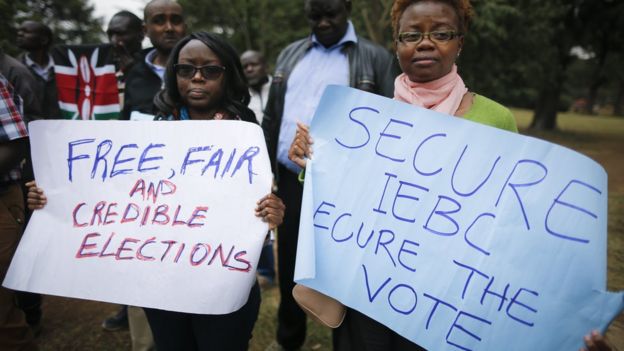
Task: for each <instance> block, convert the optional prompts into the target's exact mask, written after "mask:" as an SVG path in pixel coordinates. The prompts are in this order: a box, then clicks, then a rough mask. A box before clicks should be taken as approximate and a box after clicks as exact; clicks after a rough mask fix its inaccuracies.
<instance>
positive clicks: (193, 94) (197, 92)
mask: <svg viewBox="0 0 624 351" xmlns="http://www.w3.org/2000/svg"><path fill="white" fill-rule="evenodd" d="M206 95H208V92H207V91H206V90H204V89H191V90H189V91H188V97H189V98H191V99H200V98H203V97H205V96H206Z"/></svg>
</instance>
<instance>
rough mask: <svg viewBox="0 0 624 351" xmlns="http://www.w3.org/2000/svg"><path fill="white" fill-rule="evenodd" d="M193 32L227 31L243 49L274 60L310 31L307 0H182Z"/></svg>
mask: <svg viewBox="0 0 624 351" xmlns="http://www.w3.org/2000/svg"><path fill="white" fill-rule="evenodd" d="M179 2H180V4H182V6H183V7H184V11H185V13H186V18H187V23H188V24H189V28H190V30H191V31H197V30H207V31H211V32H216V33H221V34H223V35H224V36H225V37H226V38H227V39H228V40H229V41H230V43H232V44H233V45H234V46H235V47H236V48H237V50H239V52H242V51H244V50H247V49H255V50H259V51H262V52H264V53H265V55H266V57H267V60H268V61H267V62H269V63H272V62H274V61H275V58H276V57H277V55H278V54H279V51H280V50H281V49H283V48H284V47H285V46H286V45H288V44H289V43H290V42H292V41H294V40H296V39H299V38H302V37H304V36H305V35H307V34H308V27H307V21H306V19H305V17H304V15H303V1H293V0H206V1H202V2H198V1H193V0H180V1H179Z"/></svg>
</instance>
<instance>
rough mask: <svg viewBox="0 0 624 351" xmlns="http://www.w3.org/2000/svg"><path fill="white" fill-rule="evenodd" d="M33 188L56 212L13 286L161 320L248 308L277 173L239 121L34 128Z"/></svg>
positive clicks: (42, 216) (38, 218)
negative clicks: (262, 207)
mask: <svg viewBox="0 0 624 351" xmlns="http://www.w3.org/2000/svg"><path fill="white" fill-rule="evenodd" d="M29 127H30V140H31V145H32V154H33V163H34V167H35V179H36V180H37V183H38V185H39V186H40V187H41V188H42V189H44V191H45V194H46V196H47V198H48V203H47V205H46V206H45V208H44V209H42V210H36V211H35V212H34V214H33V217H32V219H31V220H30V223H29V225H28V228H27V229H26V232H25V234H24V237H23V238H22V241H21V243H20V245H19V248H18V250H17V253H16V254H15V257H14V259H13V262H12V263H11V268H10V270H9V272H8V274H7V277H6V279H5V281H4V285H5V286H6V287H9V288H12V289H16V290H26V291H33V292H38V293H44V294H52V295H61V296H68V297H77V298H83V299H91V300H100V301H106V302H114V303H120V304H127V305H133V306H142V307H153V308H159V309H164V310H172V311H180V312H189V313H203V314H224V313H229V312H232V311H235V310H237V309H239V308H240V307H241V306H243V305H244V304H245V302H246V301H247V297H248V296H249V291H250V289H251V286H252V284H253V283H254V282H255V270H256V264H257V262H258V258H259V255H260V251H261V248H262V244H263V241H264V238H265V235H266V233H267V229H268V226H267V224H266V223H264V222H262V221H261V220H260V219H259V218H258V217H256V216H255V207H256V202H257V201H258V200H259V199H260V198H262V197H263V196H265V195H266V194H268V193H269V192H270V189H271V188H270V187H271V179H272V174H271V170H270V164H269V159H268V155H267V152H266V146H265V142H264V137H263V134H262V131H261V129H260V127H258V126H257V125H254V124H251V123H246V122H240V121H181V122H180V121H177V122H153V121H149V122H125V121H110V122H109V121H36V122H33V123H31V124H30V125H29Z"/></svg>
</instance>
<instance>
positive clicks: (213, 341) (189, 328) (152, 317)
mask: <svg viewBox="0 0 624 351" xmlns="http://www.w3.org/2000/svg"><path fill="white" fill-rule="evenodd" d="M259 310H260V287H259V286H258V283H257V282H256V283H255V284H254V286H253V287H252V288H251V292H250V293H249V300H247V303H246V304H245V305H244V306H243V307H241V308H240V309H239V310H238V311H236V312H232V313H229V314H224V315H206V314H191V313H181V312H172V311H163V310H157V309H153V308H145V315H146V316H147V320H148V322H149V325H150V328H151V329H152V334H153V335H154V343H155V344H156V349H157V350H158V351H168V350H171V351H178V350H179V351H211V350H214V351H244V350H247V349H248V348H249V340H250V339H251V333H252V331H253V327H254V324H255V323H256V319H258V312H259Z"/></svg>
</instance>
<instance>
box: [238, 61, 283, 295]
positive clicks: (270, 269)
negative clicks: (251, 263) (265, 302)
mask: <svg viewBox="0 0 624 351" xmlns="http://www.w3.org/2000/svg"><path fill="white" fill-rule="evenodd" d="M240 61H241V65H242V66H243V70H244V72H245V77H246V78H247V82H248V84H249V95H250V96H251V100H249V108H250V109H251V110H252V111H253V112H254V114H255V115H256V119H257V120H258V123H259V124H262V117H263V116H264V107H265V106H266V103H267V100H268V98H269V87H270V86H271V76H270V75H269V74H268V73H267V65H266V61H265V60H264V55H262V53H261V52H259V51H255V50H247V51H245V52H243V54H242V55H241V56H240ZM274 280H275V260H274V257H273V241H269V242H268V243H267V244H266V245H264V247H263V248H262V252H261V253H260V261H258V283H259V284H260V287H262V288H265V287H268V286H271V285H272V284H273V282H274Z"/></svg>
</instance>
